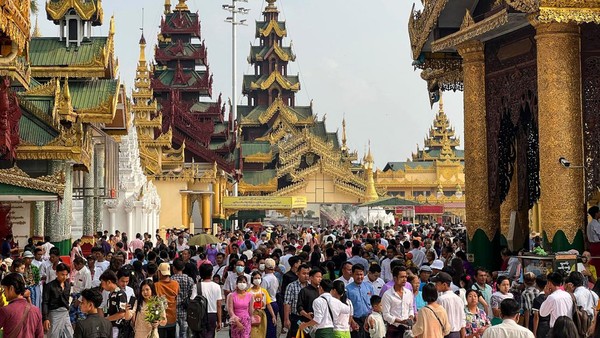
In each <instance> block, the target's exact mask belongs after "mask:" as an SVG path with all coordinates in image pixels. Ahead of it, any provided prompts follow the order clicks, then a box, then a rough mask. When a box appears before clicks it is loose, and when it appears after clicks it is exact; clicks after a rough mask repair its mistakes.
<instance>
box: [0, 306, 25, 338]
mask: <svg viewBox="0 0 600 338" xmlns="http://www.w3.org/2000/svg"><path fill="white" fill-rule="evenodd" d="M29 310H31V304H27V307H26V308H25V313H23V317H21V321H19V324H17V326H16V329H15V330H14V331H13V332H11V333H10V334H9V335H7V336H5V338H16V337H20V335H21V331H23V326H25V325H26V323H25V320H27V318H28V317H29Z"/></svg>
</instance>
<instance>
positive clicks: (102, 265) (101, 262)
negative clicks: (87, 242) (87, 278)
mask: <svg viewBox="0 0 600 338" xmlns="http://www.w3.org/2000/svg"><path fill="white" fill-rule="evenodd" d="M92 254H93V255H94V257H95V258H96V262H94V278H93V279H92V287H98V286H100V276H101V275H102V274H103V273H104V271H106V269H108V266H109V265H110V262H109V261H107V260H106V259H104V250H102V248H101V247H93V248H92Z"/></svg>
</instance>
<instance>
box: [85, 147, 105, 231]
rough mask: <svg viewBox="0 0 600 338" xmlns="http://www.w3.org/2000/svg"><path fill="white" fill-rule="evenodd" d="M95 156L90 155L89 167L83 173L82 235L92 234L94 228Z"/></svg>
mask: <svg viewBox="0 0 600 338" xmlns="http://www.w3.org/2000/svg"><path fill="white" fill-rule="evenodd" d="M94 160H95V156H91V163H90V169H89V171H88V172H87V173H84V174H83V196H84V197H83V236H93V235H94V231H100V230H102V229H96V228H95V227H94V195H95V191H96V189H94V182H95V180H94V173H95V170H94V163H95V161H94Z"/></svg>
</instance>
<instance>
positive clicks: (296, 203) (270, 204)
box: [223, 196, 307, 210]
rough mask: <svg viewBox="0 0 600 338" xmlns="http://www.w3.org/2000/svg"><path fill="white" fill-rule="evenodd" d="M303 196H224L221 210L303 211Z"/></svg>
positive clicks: (304, 206)
mask: <svg viewBox="0 0 600 338" xmlns="http://www.w3.org/2000/svg"><path fill="white" fill-rule="evenodd" d="M306 205H307V201H306V197H305V196H294V197H272V196H238V197H233V196H226V197H223V209H230V210H231V209H234V210H289V209H304V208H306Z"/></svg>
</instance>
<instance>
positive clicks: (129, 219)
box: [125, 206, 135, 238]
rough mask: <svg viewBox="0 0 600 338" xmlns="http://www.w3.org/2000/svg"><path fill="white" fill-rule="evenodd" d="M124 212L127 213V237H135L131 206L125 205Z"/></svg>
mask: <svg viewBox="0 0 600 338" xmlns="http://www.w3.org/2000/svg"><path fill="white" fill-rule="evenodd" d="M125 212H126V213H127V234H128V235H129V238H135V234H133V206H125Z"/></svg>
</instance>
